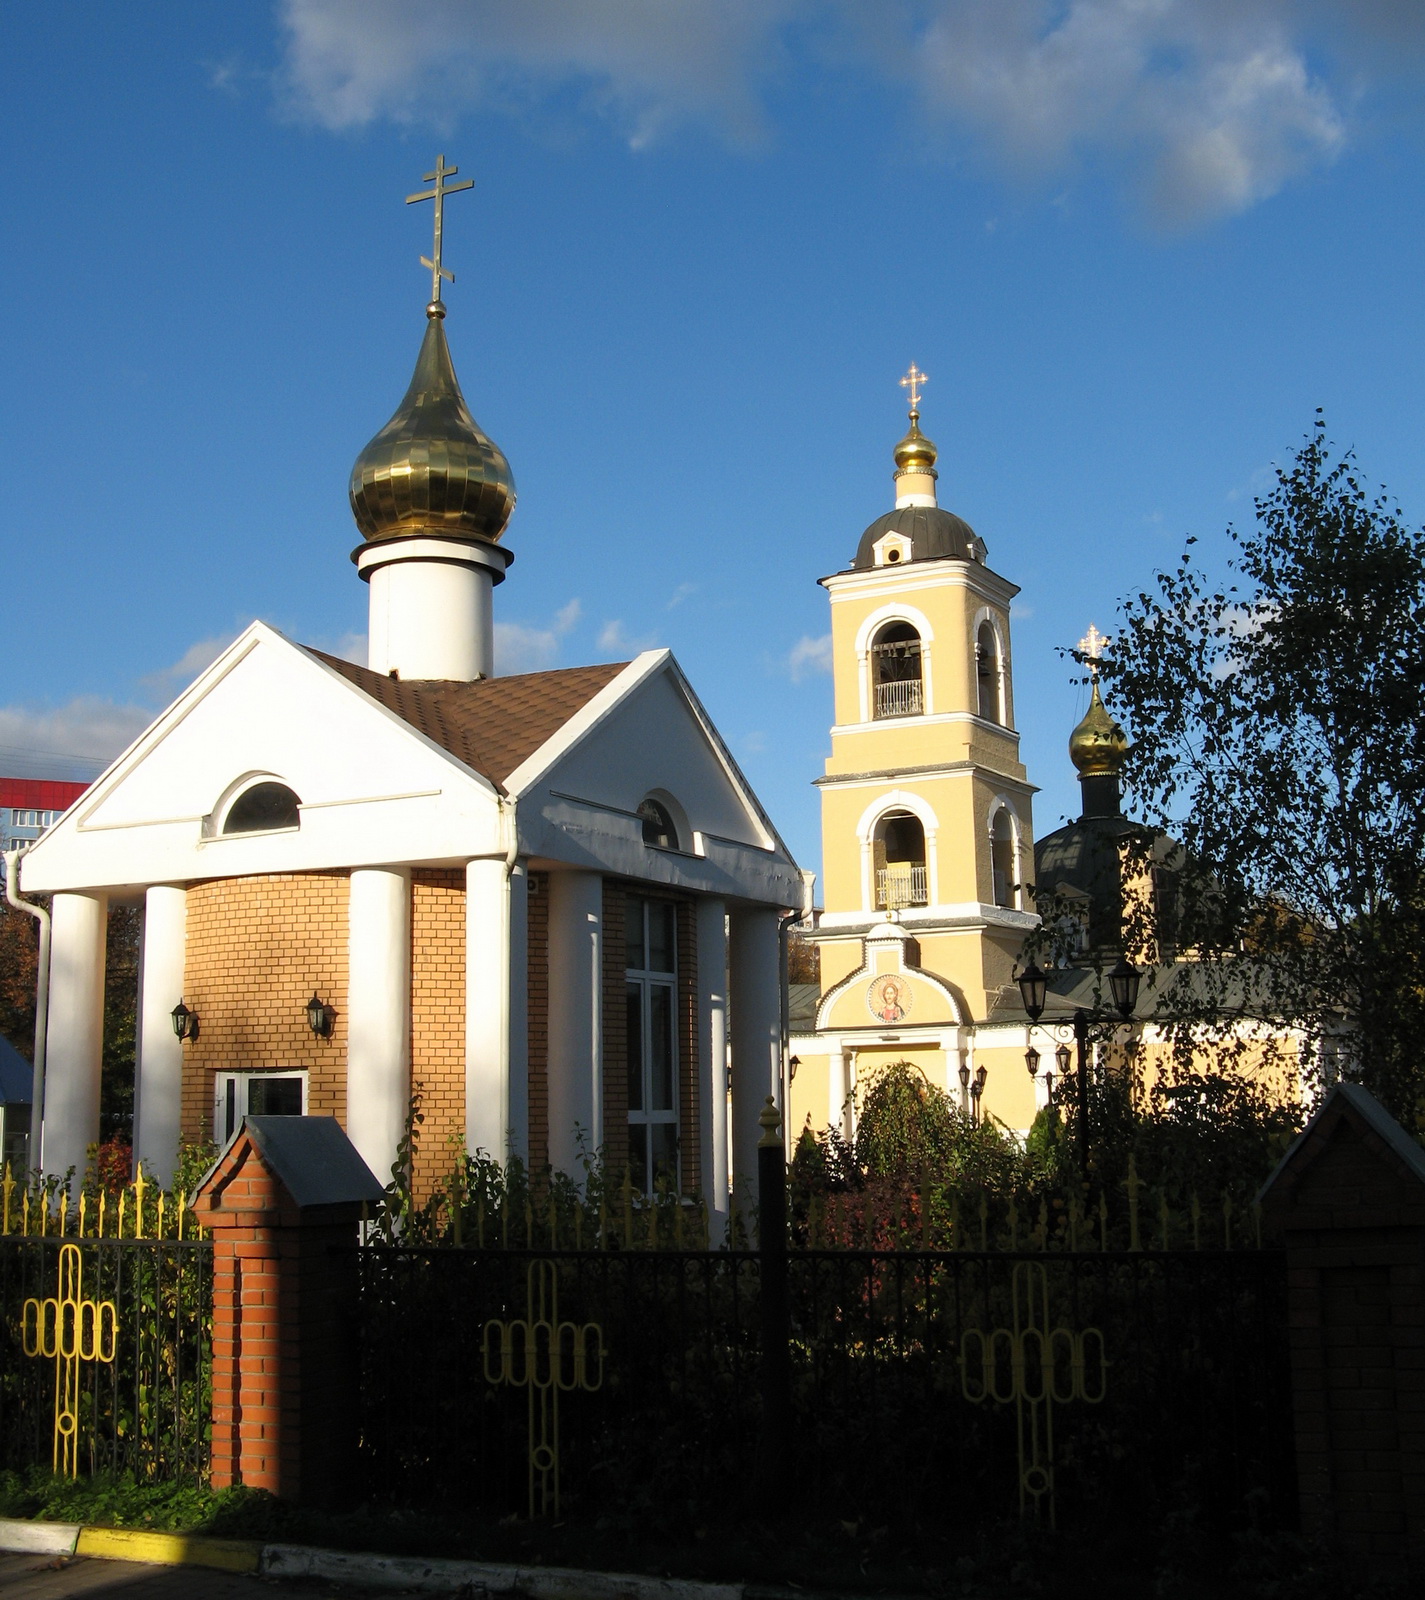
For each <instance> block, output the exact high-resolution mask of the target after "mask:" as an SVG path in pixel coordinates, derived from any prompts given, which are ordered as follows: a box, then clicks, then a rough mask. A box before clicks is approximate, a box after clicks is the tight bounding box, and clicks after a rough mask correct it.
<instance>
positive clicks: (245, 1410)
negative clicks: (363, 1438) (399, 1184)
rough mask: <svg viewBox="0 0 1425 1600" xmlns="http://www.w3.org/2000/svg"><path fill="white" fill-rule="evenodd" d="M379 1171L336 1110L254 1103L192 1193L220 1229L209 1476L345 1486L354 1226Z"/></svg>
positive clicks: (376, 1194)
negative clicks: (297, 1111)
mask: <svg viewBox="0 0 1425 1600" xmlns="http://www.w3.org/2000/svg"><path fill="white" fill-rule="evenodd" d="M380 1195H381V1185H380V1184H379V1183H378V1182H377V1181H376V1179H375V1178H374V1177H373V1176H372V1174H371V1171H370V1169H369V1168H368V1167H367V1165H366V1163H365V1162H364V1161H362V1159H361V1157H360V1156H359V1155H358V1154H357V1152H356V1149H355V1147H354V1146H353V1145H352V1143H351V1141H350V1140H349V1139H348V1138H347V1136H346V1134H345V1133H344V1132H343V1131H342V1129H341V1127H340V1125H339V1124H338V1123H337V1121H336V1119H335V1118H333V1117H248V1118H247V1119H246V1120H245V1121H244V1123H243V1126H242V1128H241V1130H240V1131H239V1132H238V1133H237V1135H236V1136H235V1137H234V1138H233V1140H232V1142H231V1143H230V1144H229V1145H228V1147H227V1149H226V1150H224V1152H223V1153H222V1155H221V1156H220V1157H219V1158H218V1160H217V1162H216V1164H215V1165H214V1166H213V1168H212V1170H211V1171H210V1172H209V1173H208V1175H207V1177H206V1178H204V1180H203V1182H202V1184H201V1185H200V1186H199V1188H198V1190H197V1192H196V1194H195V1195H194V1201H193V1205H194V1211H195V1213H196V1215H197V1217H198V1219H199V1221H200V1222H201V1223H202V1224H203V1226H204V1227H205V1228H207V1229H208V1230H209V1231H210V1232H211V1234H212V1236H213V1440H212V1476H211V1481H212V1486H213V1487H214V1488H215V1489H223V1488H227V1487H228V1486H229V1485H230V1484H235V1483H243V1484H247V1485H249V1486H251V1487H253V1488H258V1489H268V1490H270V1491H271V1492H272V1493H273V1494H276V1495H281V1496H282V1497H283V1498H284V1499H294V1500H295V1499H300V1500H303V1501H306V1502H308V1503H311V1504H322V1503H325V1502H331V1501H334V1500H337V1499H339V1498H341V1495H342V1491H343V1489H344V1487H345V1481H346V1478H347V1475H348V1472H349V1469H350V1464H351V1461H352V1458H353V1453H354V1446H355V1437H354V1430H353V1427H352V1421H351V1419H352V1418H353V1417H354V1415H355V1407H354V1406H353V1404H352V1397H353V1395H354V1393H355V1386H356V1383H357V1381H358V1375H357V1372H356V1370H355V1365H354V1349H353V1344H352V1339H351V1328H352V1319H353V1317H354V1314H355V1299H356V1258H355V1252H354V1247H355V1245H356V1242H357V1227H358V1224H359V1221H360V1218H361V1210H362V1205H363V1203H367V1202H373V1201H375V1200H377V1199H379V1198H380Z"/></svg>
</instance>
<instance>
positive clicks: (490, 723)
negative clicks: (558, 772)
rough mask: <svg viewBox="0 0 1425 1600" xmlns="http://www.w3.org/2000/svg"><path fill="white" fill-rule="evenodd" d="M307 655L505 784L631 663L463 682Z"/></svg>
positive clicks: (316, 652)
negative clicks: (394, 674) (390, 674)
mask: <svg viewBox="0 0 1425 1600" xmlns="http://www.w3.org/2000/svg"><path fill="white" fill-rule="evenodd" d="M308 653H309V654H310V655H314V656H315V657H316V658H317V660H318V661H324V662H325V663H326V664H327V666H329V667H331V668H332V669H333V670H334V671H336V672H339V673H340V674H341V675H342V677H343V678H346V679H347V680H348V681H350V682H351V683H354V684H355V685H356V687H357V688H358V689H362V690H364V691H365V692H366V693H367V694H369V695H370V696H371V698H372V699H373V700H379V701H380V702H381V704H382V705H383V706H385V707H386V709H387V710H388V711H393V712H395V714H396V715H397V716H398V717H400V718H401V719H402V721H404V722H409V723H410V725H411V726H412V727H413V728H418V729H419V730H420V731H421V732H422V733H423V734H425V736H426V737H427V738H428V739H434V740H435V742H436V743H437V744H438V745H441V746H442V747H443V748H444V749H446V750H449V751H450V753H451V755H453V756H454V757H455V758H456V760H457V761H463V762H464V763H465V765H466V766H467V767H473V768H474V770H475V771H476V772H482V773H484V775H485V776H486V777H487V778H489V779H490V780H491V781H492V782H494V783H496V784H498V785H500V786H501V787H503V785H504V782H505V780H506V779H507V778H508V777H509V775H510V774H511V773H512V772H513V771H514V770H515V768H516V767H518V766H519V764H520V763H521V762H522V761H524V760H526V759H527V758H528V757H529V756H532V755H533V754H534V752H535V751H536V750H538V749H539V747H540V745H542V744H543V743H544V742H545V740H546V739H549V738H552V737H553V735H554V734H556V733H557V732H558V731H559V730H560V728H562V727H563V726H564V724H565V723H566V722H568V720H569V719H570V717H572V716H573V715H574V713H575V712H576V711H578V710H580V709H581V708H582V707H584V706H586V705H587V704H588V703H589V701H590V700H592V699H593V698H594V696H595V695H596V694H597V693H598V692H599V690H600V689H602V688H603V687H604V686H605V685H606V684H609V683H612V682H613V680H614V679H615V678H616V677H618V675H619V673H620V672H622V671H623V669H624V668H625V667H626V666H627V665H628V663H627V662H626V661H614V662H609V663H608V664H606V665H604V666H598V667H561V668H559V669H558V670H557V671H554V672H525V673H521V674H519V675H518V676H516V677H512V678H483V679H481V680H480V681H479V682H478V683H459V682H454V681H449V680H446V679H443V678H413V679H406V680H402V679H400V678H387V677H383V676H382V675H381V673H379V672H372V671H371V670H370V669H369V668H368V667H356V666H353V665H352V664H351V662H349V661H342V660H340V659H339V658H338V657H336V656H329V655H327V654H326V653H325V652H324V651H321V650H310V651H309V652H308Z"/></svg>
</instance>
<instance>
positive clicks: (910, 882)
mask: <svg viewBox="0 0 1425 1600" xmlns="http://www.w3.org/2000/svg"><path fill="white" fill-rule="evenodd" d="M871 849H872V854H873V857H874V860H875V873H876V910H877V911H899V910H901V909H902V908H903V907H906V906H924V905H929V903H930V895H929V887H930V886H929V881H928V878H927V874H926V870H925V829H924V827H923V826H922V825H921V821H920V818H919V817H916V816H912V815H911V813H910V812H909V811H890V812H887V814H886V815H885V816H884V817H882V818H881V820H880V821H879V822H878V823H877V824H876V831H875V833H874V834H873V835H872V836H871Z"/></svg>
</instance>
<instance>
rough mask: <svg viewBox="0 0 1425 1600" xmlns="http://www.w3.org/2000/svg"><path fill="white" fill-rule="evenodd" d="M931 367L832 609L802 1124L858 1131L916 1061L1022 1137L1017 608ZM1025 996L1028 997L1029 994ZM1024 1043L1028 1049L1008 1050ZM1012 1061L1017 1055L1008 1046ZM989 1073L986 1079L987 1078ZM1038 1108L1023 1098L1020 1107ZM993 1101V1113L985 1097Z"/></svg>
mask: <svg viewBox="0 0 1425 1600" xmlns="http://www.w3.org/2000/svg"><path fill="white" fill-rule="evenodd" d="M925 382H926V377H925V374H924V373H922V372H920V371H919V370H918V369H917V368H916V367H915V366H914V365H912V366H911V369H910V371H909V373H908V374H907V375H906V377H905V378H903V379H902V380H901V383H902V385H903V386H904V387H905V388H907V389H908V390H909V392H910V429H909V431H908V432H907V434H906V436H905V437H904V438H903V439H902V440H901V441H900V443H899V444H898V445H897V446H896V448H895V463H896V472H895V485H896V500H895V507H894V509H893V510H891V511H888V512H887V513H886V514H885V515H884V516H881V517H878V518H877V519H876V520H875V521H874V522H873V523H872V524H871V525H870V527H869V528H867V529H866V531H865V532H864V533H863V534H862V535H861V541H860V544H859V545H858V547H857V550H856V555H855V557H854V559H853V560H852V562H851V565H850V567H849V569H848V570H846V571H844V572H838V573H836V574H834V575H833V576H831V577H828V578H823V579H821V580H820V581H821V583H822V584H823V585H824V586H825V588H826V590H827V591H828V594H829V595H830V600H831V641H832V663H833V674H834V682H835V724H834V726H833V727H832V730H831V756H830V759H829V760H828V761H827V763H826V771H825V773H824V775H823V776H822V777H820V778H818V779H817V780H816V782H817V785H818V787H819V788H820V789H821V827H822V854H823V874H824V880H823V881H824V893H825V901H826V904H825V908H824V910H823V912H822V914H821V916H820V919H819V921H818V924H817V928H816V930H815V933H814V935H813V937H814V938H815V940H816V942H817V944H818V946H819V948H820V955H821V993H820V1001H819V1004H818V1007H817V1013H816V1027H815V1031H814V1032H811V1031H797V1032H795V1034H794V1038H793V1041H792V1050H793V1053H794V1054H795V1055H796V1056H797V1058H798V1060H797V1072H796V1076H795V1078H794V1080H793V1084H792V1099H793V1117H794V1121H793V1123H792V1127H793V1128H794V1129H795V1128H796V1127H797V1125H798V1124H800V1123H802V1122H803V1121H804V1120H805V1119H806V1118H808V1117H809V1118H810V1120H811V1123H812V1126H813V1127H816V1128H820V1127H824V1126H826V1125H827V1123H828V1122H830V1123H833V1124H838V1125H845V1126H846V1127H847V1128H848V1129H849V1127H850V1124H851V1121H852V1118H853V1116H854V1109H853V1107H854V1091H855V1089H856V1087H857V1085H858V1084H862V1085H863V1084H864V1083H865V1081H866V1080H867V1078H868V1077H869V1076H873V1075H874V1073H875V1071H876V1069H877V1068H878V1067H880V1066H884V1065H886V1064H888V1063H889V1062H892V1061H898V1060H912V1061H915V1062H916V1063H917V1064H918V1065H919V1066H921V1067H922V1068H923V1069H924V1070H925V1072H926V1074H927V1075H928V1076H929V1078H930V1080H931V1081H932V1082H933V1083H936V1084H938V1085H939V1086H941V1087H943V1088H945V1089H947V1090H949V1091H950V1092H951V1093H952V1094H953V1095H955V1096H956V1097H957V1098H960V1099H962V1100H963V1103H964V1105H965V1108H966V1110H967V1111H971V1112H975V1111H989V1110H993V1111H994V1114H995V1115H997V1116H1000V1117H1001V1118H1002V1119H1003V1120H1005V1121H1007V1122H1009V1123H1010V1125H1011V1126H1018V1125H1027V1123H1028V1121H1029V1120H1030V1119H1031V1118H1032V1115H1033V1110H1032V1096H1031V1094H1030V1085H1029V1084H1028V1081H1027V1079H1026V1081H1025V1083H1024V1084H1020V1083H1019V1081H1018V1079H1020V1078H1025V1077H1026V1075H1025V1072H1024V1066H1023V1057H1022V1051H1023V1044H1022V1042H1020V1043H1019V1044H1018V1052H1017V1053H1012V1059H1013V1061H1014V1062H1016V1063H1017V1065H1018V1072H1017V1074H1015V1073H1012V1072H1010V1071H1009V1070H1008V1064H1009V1058H1007V1061H1006V1071H1005V1072H1002V1073H1001V1072H998V1071H995V1072H990V1071H989V1067H990V1066H991V1065H992V1064H993V1063H992V1062H991V1061H990V1060H989V1059H988V1058H987V1057H986V1056H985V1053H984V1049H983V1048H982V1050H981V1052H980V1057H979V1059H977V1056H976V1043H977V1034H979V1033H980V1032H981V1031H982V1030H983V1029H984V1028H985V1027H986V1025H987V1024H988V1025H990V1028H991V1034H990V1036H988V1037H986V1038H985V1040H984V1045H985V1046H988V1045H989V1044H990V1038H991V1037H995V1038H997V1036H998V1035H999V1034H1002V1033H1004V1032H1005V1030H1004V1029H1003V1028H1002V1027H996V1026H994V1025H993V1022H992V1016H993V1013H994V1012H995V1010H996V1007H997V1004H999V1003H1000V1002H1001V1000H1002V998H1003V1003H1004V1005H1005V1006H1006V1007H1009V1006H1015V1007H1017V1001H1018V994H1017V991H1013V973H1014V965H1015V959H1016V956H1017V955H1018V952H1019V949H1020V946H1021V945H1022V943H1023V941H1024V938H1025V936H1026V934H1027V933H1028V932H1029V931H1030V930H1031V929H1032V928H1033V927H1034V926H1035V925H1036V922H1037V918H1036V917H1035V916H1034V914H1033V911H1032V907H1031V904H1030V899H1029V893H1028V888H1027V885H1028V883H1029V882H1030V880H1031V879H1032V876H1033V862H1034V830H1033V820H1032V811H1031V797H1032V795H1033V793H1034V789H1033V787H1032V786H1031V785H1030V784H1029V783H1028V782H1027V781H1026V778H1025V770H1024V767H1023V766H1022V765H1021V763H1020V760H1019V735H1018V734H1017V733H1016V732H1015V730H1014V683H1013V671H1012V656H1011V652H1010V630H1009V619H1010V603H1011V601H1012V600H1013V599H1014V596H1015V595H1016V594H1018V593H1019V590H1018V589H1017V588H1016V587H1015V585H1014V584H1012V583H1010V582H1009V581H1008V580H1007V579H1005V578H1002V577H1000V576H999V575H998V573H996V572H993V571H991V569H990V567H989V566H988V565H987V564H986V549H985V544H984V541H983V540H982V539H980V538H979V536H978V535H977V534H976V533H975V531H974V530H973V529H972V528H971V527H970V526H969V524H968V523H966V522H965V521H963V520H962V519H961V518H960V517H958V516H956V515H955V514H954V513H953V512H950V511H947V510H945V509H944V508H942V507H941V506H940V505H939V504H937V501H936V490H935V485H936V480H937V477H938V474H937V473H936V470H935V462H936V458H937V451H936V448H935V446H934V445H933V444H932V443H931V441H930V440H929V439H927V438H926V437H925V435H924V434H923V433H922V432H921V431H920V390H921V388H922V386H923V385H924V384H925ZM1011 991H1013V992H1012V995H1011ZM1005 1042H1006V1043H1012V1041H1009V1040H1006V1041H1005ZM994 1053H995V1054H999V1053H1001V1052H1000V1051H999V1049H998V1048H996V1049H995V1051H994ZM982 1068H983V1069H985V1070H984V1071H983V1072H982V1070H981V1069H982ZM1021 1099H1023V1100H1024V1101H1025V1105H1024V1106H1023V1107H1021V1106H1020V1105H1019V1104H1018V1102H1019V1101H1020V1100H1021ZM982 1102H983V1103H982Z"/></svg>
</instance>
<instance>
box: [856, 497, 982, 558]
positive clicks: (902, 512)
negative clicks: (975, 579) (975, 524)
mask: <svg viewBox="0 0 1425 1600" xmlns="http://www.w3.org/2000/svg"><path fill="white" fill-rule="evenodd" d="M888 533H898V534H900V535H901V537H902V538H904V539H908V540H909V541H910V548H911V553H910V556H909V559H910V560H911V561H941V560H944V559H945V558H947V557H949V558H950V559H952V560H955V561H978V562H980V563H981V565H983V564H984V559H985V542H984V540H983V539H981V538H980V536H979V535H978V534H977V533H976V532H975V530H974V529H973V528H972V527H971V526H970V524H969V523H968V522H966V521H965V519H964V518H963V517H957V516H956V515H955V513H954V512H953V511H946V510H945V509H944V507H943V506H901V507H900V508H899V509H897V510H895V511H888V512H886V514H885V515H884V516H883V517H877V518H876V520H875V521H874V522H873V523H872V524H871V526H870V527H869V528H867V529H866V531H865V533H863V534H862V535H861V542H860V544H859V545H857V547H856V557H855V560H854V561H852V563H851V565H852V566H853V567H856V568H863V567H864V568H869V567H874V566H876V565H877V562H876V545H877V544H878V543H879V542H880V541H881V540H882V539H883V538H884V537H885V536H886V534H888Z"/></svg>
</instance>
